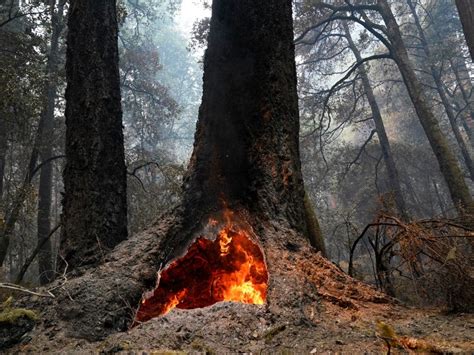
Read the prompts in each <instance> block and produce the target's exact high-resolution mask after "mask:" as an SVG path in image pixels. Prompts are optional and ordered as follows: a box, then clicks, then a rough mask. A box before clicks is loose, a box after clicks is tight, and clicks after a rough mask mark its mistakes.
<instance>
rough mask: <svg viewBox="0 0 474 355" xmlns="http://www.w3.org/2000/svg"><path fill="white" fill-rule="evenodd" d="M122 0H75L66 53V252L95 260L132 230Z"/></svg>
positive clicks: (71, 260)
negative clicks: (120, 55) (118, 3)
mask: <svg viewBox="0 0 474 355" xmlns="http://www.w3.org/2000/svg"><path fill="white" fill-rule="evenodd" d="M115 3H116V2H115V0H101V1H95V0H86V1H84V0H73V1H71V2H70V8H69V16H68V35H67V53H66V78H67V89H66V167H65V170H64V189H65V193H64V200H63V215H62V225H63V227H62V235H61V251H60V253H61V255H62V257H63V258H64V260H65V262H66V263H67V265H68V270H72V269H74V268H75V267H77V266H80V265H85V264H93V263H96V262H97V261H98V260H100V259H101V258H102V257H103V256H104V255H105V254H106V253H107V252H108V251H110V250H111V249H112V248H114V247H115V246H116V245H117V244H118V243H119V242H121V241H123V240H124V239H125V238H126V237H127V204H126V203H127V202H126V195H127V194H126V167H125V160H124V147H123V131H122V109H121V104H120V80H119V69H118V60H119V58H118V43H117V32H118V25H117V14H116V5H115Z"/></svg>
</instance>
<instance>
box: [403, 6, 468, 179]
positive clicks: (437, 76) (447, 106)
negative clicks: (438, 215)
mask: <svg viewBox="0 0 474 355" xmlns="http://www.w3.org/2000/svg"><path fill="white" fill-rule="evenodd" d="M407 2H408V6H409V7H410V10H411V14H412V16H413V19H414V20H415V26H416V28H417V31H418V35H419V38H420V42H421V46H422V48H423V51H424V53H425V56H426V58H427V59H428V62H429V63H430V64H429V69H430V72H431V76H432V77H433V80H434V83H435V87H436V91H437V92H438V95H439V97H440V99H441V103H442V104H443V107H444V110H445V112H446V116H448V120H449V124H450V125H451V129H452V131H453V133H454V137H455V139H456V142H457V143H458V146H459V148H460V150H461V154H462V157H463V159H464V163H465V164H466V167H467V170H468V171H469V175H470V177H471V180H473V181H474V162H473V161H472V158H471V155H470V154H469V150H468V148H467V145H466V142H465V141H464V138H463V136H462V134H461V131H460V129H459V126H458V123H457V120H456V114H455V113H454V110H453V107H452V105H451V102H450V100H449V98H448V95H447V94H446V92H445V90H444V86H443V81H442V78H441V73H440V72H439V70H438V69H437V68H436V67H435V65H434V64H433V57H432V55H431V50H430V47H429V44H428V41H427V39H426V36H425V31H424V30H423V27H421V23H420V19H419V18H418V14H417V13H416V9H415V5H414V4H413V2H412V0H407Z"/></svg>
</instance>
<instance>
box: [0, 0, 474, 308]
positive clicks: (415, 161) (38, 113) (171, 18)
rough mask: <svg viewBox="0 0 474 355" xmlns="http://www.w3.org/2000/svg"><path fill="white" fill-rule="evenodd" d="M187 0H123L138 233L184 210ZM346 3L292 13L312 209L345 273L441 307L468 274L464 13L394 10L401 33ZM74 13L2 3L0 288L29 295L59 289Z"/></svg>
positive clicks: (191, 91)
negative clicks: (1, 283)
mask: <svg viewBox="0 0 474 355" xmlns="http://www.w3.org/2000/svg"><path fill="white" fill-rule="evenodd" d="M193 1H194V0H183V1H181V0H167V1H163V0H149V1H143V0H142V1H140V0H119V11H120V13H119V18H120V33H119V51H120V53H119V54H120V80H121V90H122V108H123V120H124V133H125V153H126V164H127V170H128V216H129V217H128V218H129V222H128V226H129V234H130V235H131V234H134V233H136V232H138V231H141V230H143V229H144V228H145V227H146V226H148V225H149V224H150V223H151V222H153V221H154V220H156V219H157V218H158V217H159V216H160V214H161V213H163V212H164V211H166V210H168V209H169V208H171V207H172V206H174V205H176V204H177V203H178V202H179V199H180V193H181V183H182V176H183V173H184V171H185V168H186V164H187V161H188V159H189V155H190V154H191V149H192V144H193V139H194V130H195V123H196V120H197V116H198V109H199V104H200V99H201V86H202V63H201V62H202V55H203V51H204V49H205V47H206V35H207V31H208V24H209V18H208V16H209V3H202V2H200V1H198V0H195V1H194V2H193ZM350 3H352V4H354V6H357V7H359V8H358V9H356V8H354V7H352V5H350V4H349V5H347V6H345V7H344V6H343V9H342V10H341V8H337V7H335V6H334V5H332V3H331V2H324V1H323V2H321V1H316V0H298V1H294V19H295V43H296V51H297V52H296V55H297V56H296V59H297V73H298V79H299V85H298V90H299V103H300V126H301V129H300V138H301V139H300V149H301V156H302V165H303V172H304V180H305V186H306V191H307V195H308V196H307V200H308V201H307V202H308V203H310V204H311V206H312V208H313V209H314V210H315V214H316V216H317V220H318V221H319V225H320V228H321V233H322V235H323V237H324V241H325V245H326V252H327V256H328V258H329V259H330V260H332V261H333V262H334V263H336V264H337V265H338V266H339V267H340V268H342V269H343V270H344V271H346V272H349V273H350V274H352V275H354V276H356V277H358V278H361V279H363V280H365V281H367V282H370V283H373V284H374V285H375V286H377V287H379V288H380V289H383V290H384V291H386V292H388V293H391V294H393V295H396V296H398V297H401V298H404V299H405V300H409V301H411V302H415V303H421V302H426V301H427V300H429V301H430V302H446V292H445V291H446V288H447V287H448V285H449V284H451V285H452V282H453V280H454V281H455V282H456V283H457V284H459V285H460V286H459V287H462V285H463V283H464V282H466V280H468V277H469V276H468V275H469V267H470V265H472V253H470V252H469V250H470V247H466V245H467V244H468V241H467V240H468V239H467V238H464V237H465V236H466V235H469V233H470V236H471V237H472V232H469V231H470V230H472V227H471V226H470V225H468V224H466V223H464V222H465V221H466V220H468V219H469V218H467V217H466V216H468V215H469V214H470V213H472V210H471V208H472V189H473V188H474V185H473V184H474V162H473V160H472V159H473V158H474V121H473V120H474V105H473V101H474V97H473V90H472V77H473V64H472V60H471V57H470V55H469V50H468V48H467V46H466V43H465V39H464V33H463V29H462V26H461V22H460V20H459V17H458V12H457V9H456V6H455V4H454V1H451V0H399V1H389V3H390V5H391V6H390V7H391V10H392V12H393V13H394V15H395V18H396V20H397V22H398V24H399V26H398V27H397V28H393V26H387V19H389V16H388V15H387V13H378V12H375V11H371V8H370V5H367V3H369V2H364V1H352V2H350ZM344 4H346V2H341V5H344ZM67 11H68V4H67V3H66V2H65V1H64V0H49V1H38V0H31V1H28V0H23V1H22V0H0V262H1V263H2V268H1V278H2V279H3V280H5V281H8V282H18V283H19V282H22V283H23V284H25V285H27V286H36V285H39V284H46V283H48V282H49V281H51V280H52V279H53V278H54V272H53V271H52V270H55V263H56V260H57V250H58V244H59V239H58V238H59V233H56V232H57V230H58V229H59V228H60V225H59V221H60V215H61V200H62V195H61V192H62V190H63V186H62V170H63V167H64V161H63V158H64V140H65V127H64V108H65V100H64V91H65V72H64V63H65V50H66V48H65V33H66V31H67V28H66V25H65V24H66V16H67ZM193 17H194V24H193V26H192V28H186V29H184V27H187V26H183V25H182V24H183V21H185V20H184V19H185V18H186V21H188V22H189V19H190V18H193ZM388 23H390V21H389V22H388ZM399 35H401V37H400V38H401V39H402V42H401V43H402V44H404V47H405V48H406V50H407V51H408V56H404V53H403V48H400V47H399V46H398V47H397V46H396V44H400V41H397V38H398V37H397V36H399ZM410 69H412V70H411V71H410ZM411 72H414V73H415V74H416V77H415V79H416V80H410V79H409V78H410V75H411ZM416 85H418V86H416ZM420 92H422V94H421V96H420ZM440 167H441V168H440ZM456 174H457V175H456ZM457 216H461V217H460V218H457V219H456V217H457ZM462 216H464V217H462ZM447 275H448V276H449V277H448V276H447ZM434 286H436V287H435V290H436V291H435V292H433V290H434V289H433V287H434ZM428 291H429V292H428ZM428 294H429V296H430V297H429V298H427V297H426V296H427V295H428ZM408 295H410V296H408Z"/></svg>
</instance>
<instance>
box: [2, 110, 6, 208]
mask: <svg viewBox="0 0 474 355" xmlns="http://www.w3.org/2000/svg"><path fill="white" fill-rule="evenodd" d="M6 154H7V122H6V119H5V116H1V115H0V211H3V207H4V206H3V205H2V204H3V179H4V176H5V164H6V160H5V157H6Z"/></svg>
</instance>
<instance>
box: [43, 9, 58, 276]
mask: <svg viewBox="0 0 474 355" xmlns="http://www.w3.org/2000/svg"><path fill="white" fill-rule="evenodd" d="M55 7H56V1H55V0H53V1H52V3H51V4H50V16H51V25H52V34H51V44H50V49H49V55H48V62H47V65H46V77H47V78H48V79H47V84H46V90H45V97H44V99H45V102H44V108H43V112H42V116H44V131H43V139H42V145H41V147H40V156H41V160H42V161H43V162H44V161H46V160H48V159H51V158H52V156H53V140H52V137H53V135H54V108H55V100H56V95H57V84H58V81H57V77H56V76H57V70H58V63H57V61H58V47H59V37H60V35H61V31H62V28H63V25H62V21H63V8H64V3H63V2H62V1H61V2H60V3H59V4H58V10H57V11H56V9H55ZM52 174H53V164H52V163H49V164H46V165H45V166H43V168H42V169H41V173H40V180H39V190H38V216H37V226H38V232H37V239H38V241H37V244H38V246H40V247H39V253H38V267H39V279H40V284H41V285H44V284H47V283H49V282H51V281H52V280H53V277H54V269H53V259H52V251H51V241H50V239H49V238H47V237H48V235H49V232H50V229H51V221H50V218H51V201H52Z"/></svg>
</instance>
